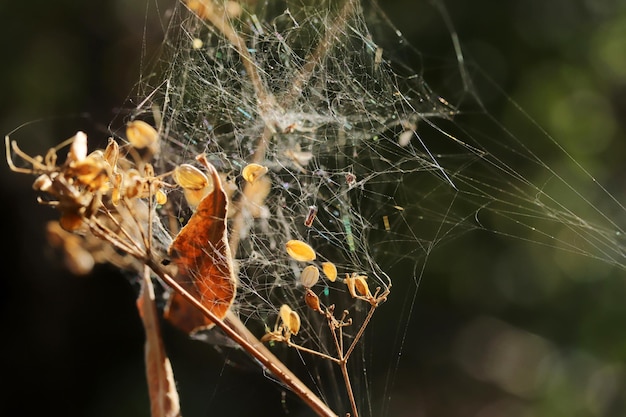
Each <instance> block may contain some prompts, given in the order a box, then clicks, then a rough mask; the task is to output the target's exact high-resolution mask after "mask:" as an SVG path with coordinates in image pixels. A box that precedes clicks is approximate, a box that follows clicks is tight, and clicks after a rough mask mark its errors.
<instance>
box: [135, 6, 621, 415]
mask: <svg viewBox="0 0 626 417" xmlns="http://www.w3.org/2000/svg"><path fill="white" fill-rule="evenodd" d="M242 6H243V10H242V11H241V12H240V13H232V14H231V15H228V14H226V13H225V12H223V13H222V14H221V19H222V22H224V23H225V24H226V25H227V26H228V27H230V28H231V29H232V30H233V32H235V33H236V34H237V36H239V38H240V39H241V40H242V41H243V45H244V46H245V47H243V48H240V49H238V47H237V46H236V44H235V43H234V42H233V38H232V37H229V36H228V34H227V33H225V32H224V31H220V30H219V29H217V28H216V27H215V25H214V24H211V23H210V22H208V21H207V20H203V19H200V18H198V17H197V16H196V15H195V14H193V13H191V12H190V11H189V10H188V9H187V7H186V6H185V4H183V3H180V4H176V5H175V6H174V7H173V8H172V9H171V10H169V11H168V20H167V21H166V22H165V23H164V25H165V26H166V27H167V31H166V39H165V41H164V43H163V54H162V55H161V56H160V59H159V61H158V62H157V63H156V68H157V71H156V73H158V74H159V75H157V76H154V77H148V76H146V77H145V79H144V80H142V83H141V84H140V86H139V87H140V93H139V94H138V96H139V97H140V100H139V103H140V105H139V106H138V107H137V112H136V113H135V114H133V115H132V118H142V119H152V120H153V121H154V122H155V125H156V126H158V127H159V130H160V132H161V134H162V137H163V138H164V140H163V143H162V148H161V154H160V158H161V160H160V161H159V164H160V168H161V169H162V170H163V171H166V170H169V169H171V168H173V167H174V166H176V165H178V164H181V163H190V162H193V161H194V158H195V156H196V155H198V154H200V153H205V154H206V155H207V158H208V160H209V161H210V162H211V163H212V164H213V165H214V166H215V167H216V168H217V169H218V171H219V172H220V173H221V174H222V175H223V181H224V183H225V185H226V188H227V189H230V190H231V191H232V194H231V195H230V198H231V207H232V210H231V213H230V227H231V229H230V232H231V245H232V242H233V240H234V241H235V242H236V244H235V245H234V247H235V248H236V265H237V275H238V278H239V289H238V290H239V293H238V296H237V300H236V304H235V307H234V308H235V310H236V312H237V314H238V315H239V316H240V317H241V318H242V320H243V321H244V322H246V324H247V325H248V326H249V327H250V328H251V329H252V330H253V332H255V333H256V334H257V335H259V336H261V335H262V334H263V333H264V332H265V330H266V329H268V328H269V329H272V328H273V327H274V324H275V323H276V320H277V315H278V310H279V308H280V306H281V305H282V304H284V303H287V304H289V305H290V306H291V307H292V308H293V309H294V310H296V311H298V312H299V314H300V316H301V318H302V320H303V323H302V330H301V332H300V334H299V335H298V336H297V339H296V340H297V342H298V343H299V344H301V345H303V346H306V347H308V348H311V349H315V350H317V351H319V352H322V353H324V354H328V355H333V354H334V352H333V345H332V341H331V340H330V335H329V334H328V329H327V328H326V327H325V322H324V321H323V320H321V319H320V317H319V315H316V313H313V312H311V311H310V310H308V309H307V307H306V305H305V304H304V302H303V294H304V288H303V287H302V285H301V284H300V283H299V281H298V277H299V274H300V272H301V270H302V268H303V266H304V265H303V264H302V263H299V262H297V261H294V260H293V259H291V258H290V257H289V256H288V255H287V253H286V252H285V250H284V246H285V243H286V242H287V241H288V240H291V239H298V240H302V241H304V242H307V243H308V244H310V245H311V246H312V247H313V248H314V249H315V251H316V252H317V254H318V258H317V259H316V260H315V261H314V262H313V263H314V264H316V265H320V263H321V262H322V261H329V262H333V263H334V264H335V265H336V266H337V269H338V270H339V276H340V279H339V280H338V281H337V282H331V281H330V280H328V279H327V278H326V277H325V276H323V275H322V279H321V281H320V283H318V284H317V285H316V287H315V288H314V290H315V292H316V293H317V294H318V296H319V297H320V300H321V301H322V302H323V303H324V304H325V305H330V304H335V305H336V306H337V310H338V311H341V310H343V309H347V310H348V311H349V312H350V316H351V317H352V318H353V321H354V323H355V324H354V325H353V326H352V327H351V328H347V329H346V334H347V336H348V338H350V337H354V335H355V333H356V331H357V330H358V323H359V322H360V321H362V319H363V317H364V316H365V313H366V310H367V309H366V306H365V305H363V304H360V303H359V302H358V301H354V300H353V299H352V298H351V297H350V296H349V294H348V291H347V288H346V285H345V284H343V283H342V282H341V278H343V277H344V276H345V275H346V274H348V275H350V274H352V273H357V274H362V275H366V276H367V277H368V284H369V287H370V289H372V291H373V290H374V289H375V288H377V287H380V288H381V289H382V290H384V289H387V288H389V287H390V285H391V293H390V296H389V301H388V303H398V305H401V306H402V307H401V308H400V311H401V314H400V315H399V317H395V318H393V319H392V320H393V323H394V325H393V326H392V327H393V330H390V329H388V328H386V327H388V326H389V320H390V318H389V317H388V316H387V315H385V313H384V310H385V308H386V307H387V306H386V305H385V304H383V305H382V306H381V307H380V311H377V314H375V318H374V321H373V323H372V324H371V328H370V329H368V331H367V333H366V336H365V339H364V340H363V342H362V343H360V344H359V346H358V348H357V351H356V353H355V357H354V359H353V360H352V361H351V369H350V371H351V374H352V378H353V383H354V386H353V388H354V391H355V396H356V398H357V400H358V404H357V405H358V407H359V409H360V410H361V413H362V415H386V413H388V410H389V407H390V401H391V400H390V398H391V397H392V392H393V383H394V378H395V374H396V373H397V372H398V368H399V367H400V366H401V362H400V361H399V359H398V357H399V356H400V354H401V353H402V349H403V343H404V338H405V336H406V334H407V332H409V331H410V321H411V317H412V311H413V309H414V305H415V297H416V294H417V291H418V287H419V285H420V282H421V280H422V278H423V277H424V276H425V275H427V272H425V271H427V270H426V269H425V268H427V260H428V258H429V257H430V256H431V253H432V252H433V250H436V249H438V248H439V247H443V246H444V245H445V244H446V243H447V242H450V241H452V240H455V239H458V238H459V237H460V236H462V235H463V234H465V233H467V232H470V231H486V232H489V233H494V234H496V235H501V236H506V237H510V238H514V239H519V240H521V241H529V242H532V243H533V244H538V245H541V246H544V247H546V248H549V249H550V250H558V251H563V252H565V253H572V254H577V255H582V256H583V257H590V258H594V259H598V260H601V261H603V262H606V263H608V264H611V265H615V266H617V267H619V268H623V267H624V253H623V249H622V242H621V236H622V233H623V230H622V225H621V224H618V223H616V222H615V221H613V220H612V217H611V216H609V215H608V214H605V213H610V212H615V211H617V212H622V211H623V207H622V206H621V205H620V203H619V202H618V201H616V200H615V199H614V198H613V197H611V194H610V193H608V192H607V191H606V190H604V189H603V188H601V187H598V186H597V185H596V184H595V180H594V179H593V177H592V176H591V175H590V174H589V173H588V172H587V171H585V169H584V168H583V167H582V166H581V165H579V164H578V163H577V162H576V161H575V160H574V159H573V158H571V157H569V155H568V154H567V153H566V152H565V150H564V149H563V148H561V146H560V145H559V144H558V143H557V142H556V141H555V140H553V139H552V138H550V136H548V135H547V134H546V133H545V132H543V131H541V129H540V128H539V127H538V126H535V125H534V124H533V122H532V120H531V119H528V120H527V125H528V126H529V127H530V128H531V129H533V131H534V134H535V135H537V136H539V137H542V138H544V139H545V140H543V141H542V142H541V143H540V144H538V145H536V146H537V147H536V148H531V145H530V144H529V143H526V142H525V141H523V140H521V139H520V136H519V135H517V134H515V133H513V132H511V131H509V130H508V129H507V128H506V127H505V126H503V125H501V124H500V123H499V122H498V121H497V120H496V119H495V117H493V116H492V115H491V114H490V113H489V112H488V111H487V110H485V109H484V107H483V105H482V103H481V100H480V98H479V95H478V94H477V93H476V91H475V90H474V88H473V87H472V84H471V82H470V79H471V77H470V75H469V74H470V73H469V71H468V68H467V67H465V63H464V62H462V61H460V60H459V61H458V64H459V67H458V68H459V69H458V71H457V73H456V76H457V77H458V79H459V80H460V81H459V83H458V84H457V85H461V86H462V87H461V88H460V89H461V90H462V94H460V95H457V96H456V97H455V99H454V100H452V98H450V97H442V96H440V95H439V94H438V93H437V92H435V91H432V90H431V88H430V87H429V85H428V80H427V79H424V76H423V73H422V72H421V69H420V68H409V67H407V66H405V65H403V61H402V58H406V57H407V56H415V55H417V54H418V52H417V51H415V50H414V49H412V48H411V46H410V45H409V44H408V42H407V41H406V39H404V38H403V37H402V36H401V34H400V33H399V32H398V31H397V30H396V29H395V28H394V27H393V26H392V24H391V23H390V22H389V21H388V20H387V19H386V17H385V15H384V13H383V12H382V10H381V9H380V8H379V6H378V5H377V4H376V3H375V2H373V3H369V2H365V3H364V4H359V3H358V2H351V1H346V2H340V4H336V3H335V2H324V1H322V2H307V1H302V0H299V1H288V2H280V1H277V2H258V3H257V2H250V3H249V4H247V3H244V4H242ZM452 34H454V33H453V32H452ZM396 58H400V59H399V60H398V59H396ZM520 116H521V117H524V115H523V112H522V111H521V110H520ZM533 146H534V145H533ZM553 155H559V157H560V158H561V159H560V160H561V161H564V162H563V163H562V164H559V165H553V164H551V163H548V162H546V161H548V160H549V159H550V158H551V157H552V156H553ZM250 162H257V163H259V164H262V165H264V166H266V167H268V168H269V171H268V173H267V174H266V175H265V177H264V178H265V179H267V180H269V181H268V183H267V184H268V185H267V187H268V188H267V189H264V188H263V187H261V186H260V187H259V188H258V189H256V190H253V191H250V192H249V193H246V192H245V191H244V187H245V182H244V181H243V179H242V178H241V171H242V169H243V167H245V166H246V165H247V164H248V163H250ZM555 166H556V168H555ZM581 182H582V183H591V184H593V185H594V186H596V188H597V189H599V192H598V193H597V194H596V196H595V197H594V199H593V200H592V199H591V197H588V196H585V195H582V194H581V193H579V192H578V191H577V190H579V189H582V188H583V187H579V186H578V185H576V186H574V185H573V184H579V183H581ZM172 197H173V199H172V201H176V197H175V196H174V195H173V194H172ZM607 197H608V198H607ZM178 203H179V204H178V205H176V206H175V208H174V213H173V217H174V218H176V221H175V222H174V223H177V224H178V226H181V225H183V224H184V221H185V220H186V219H187V218H188V217H189V216H190V214H191V210H190V209H189V208H188V207H186V205H185V204H184V201H182V200H180V201H179V202H178ZM313 207H314V209H313ZM313 211H315V217H314V218H313V220H312V223H311V225H310V226H307V225H305V220H306V219H307V217H308V218H309V219H308V220H311V217H312V214H311V213H313ZM171 217H172V211H166V210H164V211H163V219H162V220H163V224H166V225H169V224H172V222H171ZM174 232H175V230H172V233H174ZM377 315H379V316H380V320H377ZM385 334H386V335H389V337H388V340H389V341H390V342H389V343H387V344H386V345H384V346H381V344H376V343H375V340H374V339H375V338H377V337H381V335H385ZM274 348H275V349H276V350H277V352H278V353H279V354H280V355H284V356H285V357H287V358H290V359H291V360H296V362H300V363H301V364H302V367H303V369H306V372H307V373H308V375H306V377H305V380H306V381H307V382H308V383H310V384H311V385H312V386H313V387H314V388H315V389H316V390H317V391H319V392H320V395H321V396H322V397H323V398H325V399H326V400H327V401H328V402H329V403H330V404H331V406H333V408H335V409H337V410H338V411H339V412H342V411H343V412H345V411H348V410H349V406H348V405H347V403H346V399H345V396H344V394H343V393H342V391H341V388H337V387H338V386H339V387H341V379H340V375H339V374H338V371H337V370H333V369H332V366H329V365H328V363H325V362H324V361H323V360H320V359H319V358H315V357H309V356H307V355H306V354H298V355H296V354H294V353H293V352H290V351H287V349H286V348H284V347H283V346H276V347H274ZM306 378H308V379H306ZM331 380H332V381H334V382H332V383H331V382H328V381H331ZM324 381H326V382H324Z"/></svg>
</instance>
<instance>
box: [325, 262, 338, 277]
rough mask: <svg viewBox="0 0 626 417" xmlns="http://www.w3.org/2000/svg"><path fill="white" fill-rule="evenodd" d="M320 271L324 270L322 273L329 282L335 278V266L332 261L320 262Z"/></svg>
mask: <svg viewBox="0 0 626 417" xmlns="http://www.w3.org/2000/svg"><path fill="white" fill-rule="evenodd" d="M322 271H324V275H326V278H328V279H329V280H330V281H331V282H335V280H336V279H337V267H336V266H335V264H334V263H332V262H324V263H322Z"/></svg>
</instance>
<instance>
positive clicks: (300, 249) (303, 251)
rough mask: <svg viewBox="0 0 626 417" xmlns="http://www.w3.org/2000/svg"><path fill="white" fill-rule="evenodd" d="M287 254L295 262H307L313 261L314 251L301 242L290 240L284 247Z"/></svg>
mask: <svg viewBox="0 0 626 417" xmlns="http://www.w3.org/2000/svg"><path fill="white" fill-rule="evenodd" d="M285 247H286V249H287V253H288V254H289V256H291V257H292V258H293V259H295V260H296V261H300V262H308V261H312V260H314V259H315V257H316V255H315V251H314V250H313V248H312V247H310V246H309V245H307V244H306V243H304V242H303V241H301V240H290V241H289V242H287V244H286V245H285Z"/></svg>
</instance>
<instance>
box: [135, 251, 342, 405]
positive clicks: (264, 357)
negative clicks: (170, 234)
mask: <svg viewBox="0 0 626 417" xmlns="http://www.w3.org/2000/svg"><path fill="white" fill-rule="evenodd" d="M147 265H148V266H149V267H150V269H152V271H153V272H154V273H155V274H156V275H158V276H159V277H160V278H161V279H162V280H163V281H164V282H165V283H166V284H167V285H169V286H170V287H171V288H172V289H173V290H175V291H177V292H178V293H179V294H180V295H181V296H183V298H185V299H186V300H187V301H189V302H190V303H191V304H193V305H194V306H195V307H196V308H198V309H199V310H200V311H201V312H202V313H203V314H204V315H205V316H206V317H207V318H209V319H210V320H211V321H212V322H213V323H215V325H216V326H217V327H219V328H220V329H221V330H222V331H223V332H224V333H226V335H227V336H228V337H229V338H230V339H231V340H233V341H234V342H235V343H237V344H238V345H239V346H241V347H242V348H243V349H244V350H245V351H246V352H248V353H249V354H250V355H252V356H253V357H254V358H255V359H257V360H258V361H259V362H261V364H263V366H265V367H266V368H267V369H268V370H269V371H270V372H271V373H272V374H274V375H275V376H276V377H277V378H279V379H280V380H281V381H282V382H284V383H285V384H286V385H287V386H289V388H290V389H291V390H292V391H293V392H294V393H296V394H297V395H298V396H299V397H300V398H301V399H302V400H303V401H304V402H305V403H306V404H307V405H308V406H309V407H310V408H311V409H312V410H313V411H315V412H316V413H317V415H318V416H320V417H337V415H336V414H335V413H334V412H333V411H332V410H331V409H330V408H329V407H328V406H327V405H326V404H325V403H324V402H323V401H322V400H321V399H320V398H319V397H318V396H317V395H316V394H315V393H313V392H312V391H311V390H310V388H309V387H307V386H306V385H305V384H304V383H303V382H302V381H300V379H298V378H297V377H296V375H295V374H294V373H293V372H291V370H289V369H288V368H287V367H286V366H285V365H284V364H283V363H282V362H281V361H280V360H279V359H278V358H276V357H275V356H274V355H273V354H272V353H271V352H270V351H269V350H268V349H267V348H266V347H265V346H264V345H263V344H262V343H261V342H260V341H259V340H258V339H257V338H256V337H255V336H254V335H252V333H250V332H249V330H248V329H247V328H246V327H245V325H244V324H243V323H241V324H240V326H241V327H239V323H240V320H239V318H238V317H236V316H235V315H234V313H232V312H231V313H229V315H228V316H227V320H228V323H229V324H230V325H229V324H227V323H226V321H223V320H221V319H220V318H219V317H217V316H216V315H215V314H213V312H212V311H210V310H209V309H207V308H206V307H205V306H204V305H202V303H201V302H200V301H199V300H197V299H196V298H195V297H194V296H193V295H191V294H190V293H189V292H187V290H185V289H184V288H183V287H182V286H181V285H180V284H178V283H177V282H176V281H175V280H174V278H172V277H171V276H170V275H168V274H167V273H165V272H164V271H163V270H162V269H161V268H160V266H159V265H158V263H156V262H155V261H154V260H151V259H150V260H148V261H147ZM231 325H232V326H236V330H235V328H233V327H231Z"/></svg>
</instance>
